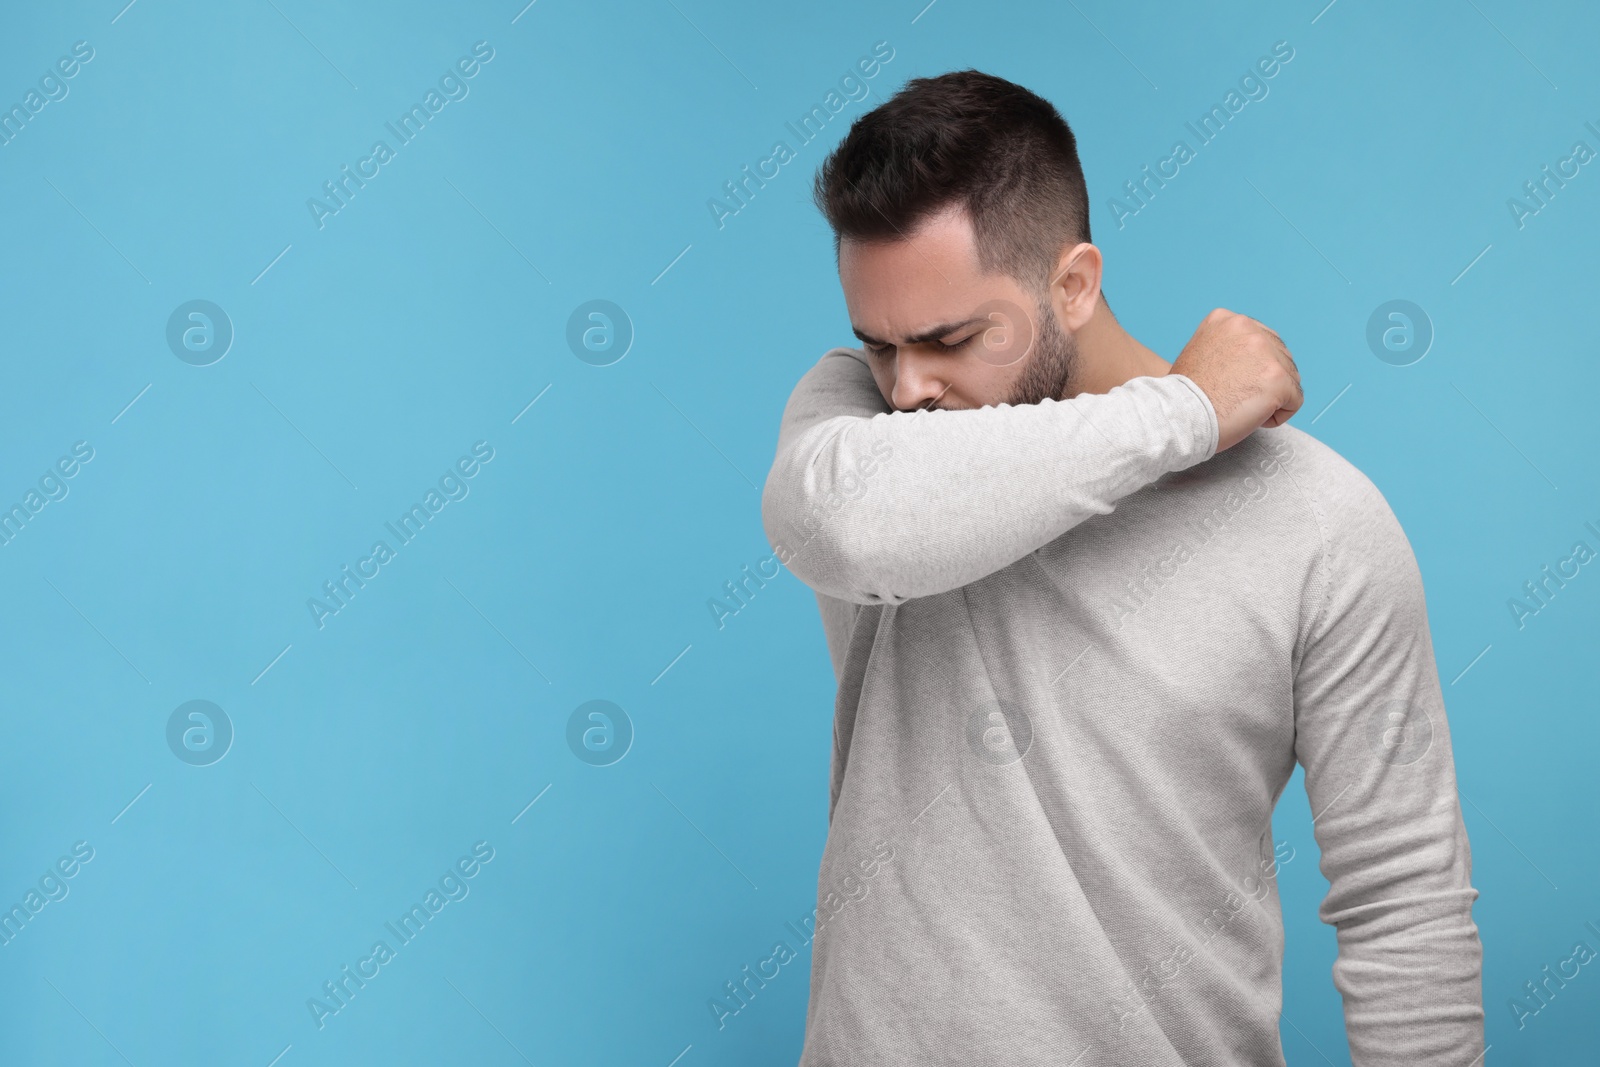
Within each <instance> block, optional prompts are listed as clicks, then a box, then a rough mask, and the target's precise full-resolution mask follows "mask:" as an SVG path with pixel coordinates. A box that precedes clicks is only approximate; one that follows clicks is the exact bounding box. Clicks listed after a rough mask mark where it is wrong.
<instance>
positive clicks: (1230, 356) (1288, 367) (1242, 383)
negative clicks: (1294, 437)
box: [1172, 308, 1305, 452]
mask: <svg viewBox="0 0 1600 1067" xmlns="http://www.w3.org/2000/svg"><path fill="white" fill-rule="evenodd" d="M1172 371H1173V373H1175V374H1181V375H1183V376H1184V377H1186V378H1188V379H1189V380H1190V381H1192V382H1194V383H1195V384H1196V385H1198V386H1199V387H1200V389H1201V391H1202V392H1204V393H1205V394H1206V397H1207V398H1208V399H1209V400H1210V401H1211V406H1212V407H1213V408H1215V409H1216V412H1217V451H1218V452H1221V451H1222V450H1223V449H1225V448H1231V447H1232V446H1234V445H1236V444H1238V443H1239V442H1240V441H1243V440H1244V439H1245V438H1246V437H1249V436H1250V435H1251V434H1252V433H1254V432H1255V431H1256V430H1258V429H1260V428H1261V427H1263V426H1281V425H1282V424H1283V423H1285V422H1287V421H1289V416H1291V415H1293V414H1294V413H1295V412H1296V411H1299V410H1300V405H1301V404H1303V403H1304V402H1305V394H1304V393H1302V392H1301V391H1300V369H1299V368H1298V367H1296V366H1295V365H1294V358H1293V357H1291V356H1290V355H1289V349H1288V348H1287V347H1285V346H1284V343H1283V338H1281V337H1279V336H1278V335H1277V334H1276V333H1275V332H1273V331H1272V330H1270V329H1268V328H1267V327H1266V326H1263V325H1262V324H1261V323H1259V322H1257V321H1256V320H1255V319H1252V318H1250V317H1249V316H1248V315H1236V314H1234V313H1233V312H1231V311H1228V310H1226V309H1225V308H1217V309H1216V310H1214V311H1212V312H1211V314H1209V315H1207V316H1206V317H1205V319H1204V320H1203V321H1202V322H1201V323H1200V328H1199V329H1197V330H1195V332H1194V336H1193V337H1191V338H1189V343H1188V344H1186V345H1184V346H1183V351H1182V352H1181V353H1179V355H1178V358H1177V360H1176V361H1175V362H1174V363H1173V364H1172Z"/></svg>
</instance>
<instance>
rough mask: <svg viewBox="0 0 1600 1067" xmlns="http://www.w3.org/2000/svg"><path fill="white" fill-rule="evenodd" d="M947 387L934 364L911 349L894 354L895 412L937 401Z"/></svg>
mask: <svg viewBox="0 0 1600 1067" xmlns="http://www.w3.org/2000/svg"><path fill="white" fill-rule="evenodd" d="M949 387H950V385H949V383H948V382H946V381H944V380H943V379H942V378H941V376H940V375H939V374H938V372H937V365H936V364H935V362H934V361H932V360H930V359H928V358H927V357H925V356H922V355H920V354H919V353H916V352H913V351H912V350H911V346H909V345H905V346H902V347H901V348H900V349H899V350H898V351H897V352H896V353H895V368H894V395H893V398H892V399H893V403H894V406H895V410H897V411H914V410H916V409H917V408H920V407H923V406H925V405H927V404H928V403H929V402H930V401H933V402H937V401H938V400H939V398H940V397H942V396H944V394H945V392H946V391H947V390H948V389H949Z"/></svg>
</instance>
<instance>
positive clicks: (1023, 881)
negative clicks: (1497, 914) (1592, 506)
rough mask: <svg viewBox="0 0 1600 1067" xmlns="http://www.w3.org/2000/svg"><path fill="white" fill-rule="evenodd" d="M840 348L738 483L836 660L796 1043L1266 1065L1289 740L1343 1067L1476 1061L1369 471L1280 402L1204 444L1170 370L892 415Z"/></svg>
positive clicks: (1466, 941)
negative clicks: (816, 610) (1274, 823)
mask: <svg viewBox="0 0 1600 1067" xmlns="http://www.w3.org/2000/svg"><path fill="white" fill-rule="evenodd" d="M865 358H866V357H865V355H864V354H863V353H862V352H861V351H860V350H858V349H848V348H840V349H834V350H833V351H830V352H829V353H827V354H826V355H825V356H823V357H822V359H821V360H820V361H819V362H818V363H817V364H816V366H814V367H813V368H812V369H811V370H810V371H809V372H807V373H806V375H805V376H804V377H803V378H802V379H801V381H800V383H799V385H798V386H797V387H796V388H795V390H794V393H793V395H792V397H791V398H790V400H789V403H788V405H787V407H786V409H785V411H784V416H783V423H782V427H781V430H780V434H779V442H778V449H777V456H776V459H775V461H774V463H773V467H772V471H771V474H770V475H769V477H768V480H767V483H766V487H765V490H764V493H763V498H762V514H763V520H764V525H765V527H766V531H767V535H768V537H769V539H770V540H771V542H772V545H773V548H774V549H775V551H776V552H777V554H778V557H779V559H780V560H782V561H783V562H784V564H785V565H786V566H787V567H788V568H789V569H790V570H791V571H792V572H793V573H794V574H795V575H796V576H797V577H798V578H800V579H801V580H802V581H804V582H805V583H806V584H808V585H809V586H811V587H812V588H813V589H814V590H815V591H816V594H817V601H818V604H819V606H820V608H821V611H822V616H823V623H824V628H825V631H826V634H827V641H828V649H829V652H830V654H831V657H832V660H833V665H834V670H835V674H836V677H837V680H838V697H837V701H836V704H835V708H834V745H833V763H832V770H831V775H830V779H831V783H830V785H831V789H830V803H829V829H828V838H827V844H826V847H825V849H824V851H823V857H822V864H821V870H820V873H819V877H818V885H817V889H818V892H817V901H818V906H817V910H816V913H815V916H814V923H813V924H808V926H807V929H806V930H805V931H804V933H805V936H806V938H807V939H809V940H810V943H811V947H812V970H811V997H810V1003H809V1006H808V1009H807V1014H806V1036H805V1046H804V1051H803V1054H802V1056H801V1060H800V1063H801V1067H824V1065H839V1067H846V1065H848V1067H869V1065H905V1067H930V1065H939V1064H950V1065H962V1067H970V1065H976V1064H1005V1065H1006V1067H1026V1065H1035V1064H1037V1065H1045V1064H1049V1065H1052V1067H1067V1065H1077V1067H1111V1065H1126V1067H1168V1065H1171V1067H1177V1065H1181V1064H1204V1065H1219V1067H1221V1065H1226V1067H1232V1065H1236V1064H1249V1065H1280V1064H1283V1063H1284V1058H1283V1052H1282V1048H1281V1045H1280V1042H1279V1034H1278V1017H1279V1013H1280V1010H1281V1008H1282V992H1281V970H1282V953H1283V924H1282V920H1281V916H1280V912H1279V904H1278V892H1277V880H1276V875H1277V872H1278V869H1279V868H1280V867H1281V866H1282V865H1283V864H1285V863H1288V862H1293V859H1294V856H1295V854H1296V849H1295V847H1294V846H1295V842H1293V841H1284V842H1279V843H1274V842H1273V840H1272V832H1271V819H1272V809H1273V806H1274V805H1275V803H1276V802H1277V800H1278V797H1279V795H1280V794H1281V793H1282V791H1283V788H1284V786H1285V784H1286V783H1287V782H1288V780H1289V777H1290V774H1291V773H1292V771H1293V770H1294V766H1295V762H1296V761H1297V760H1298V761H1299V762H1300V764H1301V765H1302V766H1303V767H1304V768H1305V784H1306V791H1307V793H1308V794H1309V799H1310V802H1311V810H1312V812H1313V815H1314V823H1313V827H1314V832H1315V836H1316V842H1317V845H1318V846H1319V848H1320V849H1321V855H1322V859H1321V869H1322V873H1323V874H1324V876H1326V878H1327V879H1328V881H1329V883H1330V888H1329V891H1328V894H1327V896H1326V898H1325V899H1324V901H1323V903H1322V906H1321V909H1320V911H1319V917H1320V918H1321V919H1322V921H1323V922H1325V923H1329V924H1332V925H1333V926H1335V927H1336V928H1337V931H1338V933H1337V937H1338V947H1339V951H1338V959H1337V962H1335V964H1334V966H1333V980H1334V984H1335V985H1336V987H1337V988H1338V990H1339V992H1340V993H1341V994H1342V996H1343V998H1344V1014H1345V1025H1346V1032H1347V1034H1348V1038H1349V1043H1350V1050H1351V1054H1352V1056H1353V1058H1354V1062H1355V1064H1357V1065H1359V1067H1386V1065H1396V1067H1399V1065H1404V1067H1430V1065H1435V1064H1437V1065H1440V1067H1468V1065H1469V1064H1473V1063H1474V1062H1475V1057H1477V1056H1478V1055H1479V1054H1480V1053H1481V1052H1482V1051H1483V1007H1482V994H1481V980H1480V972H1481V966H1482V947H1481V945H1480V942H1479V939H1478V931H1477V927H1476V926H1475V925H1474V923H1473V921H1472V916H1471V910H1472V902H1473V900H1474V899H1476V897H1477V891H1476V890H1475V889H1474V888H1472V885H1471V858H1470V854H1469V851H1468V845H1467V837H1466V831H1465V828H1464V826H1463V824H1462V820H1461V813H1460V808H1459V806H1458V803H1457V793H1456V788H1455V772H1454V766H1453V762H1452V758H1451V747H1450V736H1449V730H1448V726H1447V723H1446V719H1445V711H1444V703H1443V697H1442V694H1441V691H1440V686H1439V678H1438V673H1437V668H1436V666H1435V663H1434V657H1433V647H1432V642H1431V639H1430V637H1429V630H1428V619H1427V611H1426V606H1425V604H1424V600H1423V590H1422V583H1421V578H1420V575H1419V573H1418V570H1417V565H1416V560H1415V558H1414V556H1413V554H1412V550H1411V546H1410V544H1409V543H1408V542H1407V540H1406V538H1405V534H1404V533H1403V532H1402V531H1401V529H1400V526H1399V524H1398V522H1397V521H1396V520H1395V517H1394V514H1393V512H1392V511H1391V510H1390V508H1389V506H1388V504H1387V503H1386V502H1385V500H1384V498H1383V496H1382V495H1381V494H1380V493H1379V491H1378V490H1377V489H1376V488H1375V487H1374V486H1373V484H1372V483H1371V482H1370V481H1369V480H1368V479H1367V478H1366V477H1365V476H1363V475H1362V474H1361V472H1359V471H1358V470H1356V469H1355V468H1354V467H1353V466H1351V465H1350V464H1349V463H1348V462H1347V461H1345V460H1344V459H1342V458H1341V457H1340V456H1339V455H1338V454H1337V453H1335V452H1334V451H1332V450H1331V449H1329V448H1328V447H1327V446H1326V445H1323V444H1322V443H1320V442H1319V441H1317V440H1316V439H1315V438H1312V437H1310V436H1308V435H1307V434H1305V433H1303V432H1301V431H1300V430H1298V429H1294V428H1292V427H1288V426H1284V427H1279V428H1276V429H1270V430H1267V429H1264V430H1258V431H1256V432H1255V433H1254V434H1252V435H1251V437H1250V438H1248V439H1247V440H1245V441H1244V442H1241V443H1240V444H1239V445H1237V446H1235V447H1233V448H1231V449H1229V450H1227V451H1226V452H1223V453H1221V454H1220V455H1217V454H1215V449H1216V443H1217V423H1216V414H1215V412H1214V411H1213V410H1212V408H1211V405H1210V403H1209V401H1208V400H1207V399H1206V397H1205V394H1204V393H1203V392H1201V390H1200V389H1199V387H1198V386H1196V385H1195V384H1194V383H1193V382H1191V381H1190V380H1189V379H1187V378H1185V377H1183V376H1181V375H1175V374H1169V375H1167V376H1165V377H1160V378H1154V377H1151V378H1135V379H1133V380H1132V381H1130V382H1128V383H1126V384H1125V385H1122V386H1119V387H1118V388H1116V389H1113V390H1112V391H1110V392H1109V393H1105V394H1086V395H1081V396H1078V397H1075V398H1073V399H1071V400H1067V401H1055V400H1046V401H1043V402H1042V403H1039V404H1032V405H1020V406H1010V405H998V406H991V407H985V408H981V409H977V410H969V411H932V412H927V411H923V412H914V413H907V412H892V411H891V410H890V408H889V406H888V405H887V404H885V403H884V400H883V397H882V396H881V395H880V394H879V392H878V390H877V387H876V385H875V384H874V383H873V380H872V377H871V374H870V372H869V370H868V368H867V366H866V363H865ZM1306 844H1307V843H1306V842H1300V845H1301V846H1302V848H1303V847H1304V846H1305V845H1306ZM1302 862H1303V861H1302ZM1329 1058H1330V1059H1332V1058H1333V1057H1332V1056H1331V1055H1330V1056H1329ZM1307 1059H1308V1060H1314V1059H1315V1057H1307ZM1477 1062H1480V1063H1481V1061H1477Z"/></svg>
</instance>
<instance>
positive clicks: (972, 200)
mask: <svg viewBox="0 0 1600 1067" xmlns="http://www.w3.org/2000/svg"><path fill="white" fill-rule="evenodd" d="M815 198H816V202H817V206H818V207H819V208H820V209H821V211H822V213H823V214H824V215H825V216H826V217H827V219H828V222H829V223H830V224H831V225H832V227H833V231H834V247H835V250H836V252H837V254H838V260H839V280H840V282H841V283H842V284H843V287H844V294H845V303H846V305H847V306H848V308H849V311H850V320H851V324H852V326H853V327H854V329H855V331H856V336H857V337H858V338H860V340H861V341H862V344H863V346H864V347H865V348H866V350H867V353H868V359H869V360H870V361H871V364H872V371H873V377H874V378H875V379H876V381H877V383H878V388H879V390H880V391H882V392H883V394H884V397H885V399H887V400H888V401H889V403H890V405H891V406H893V407H894V408H896V409H899V410H911V409H914V408H919V407H940V408H952V409H959V408H976V407H982V406H983V405H985V404H997V403H1011V404H1030V403H1037V402H1038V401H1040V400H1042V399H1044V398H1046V397H1053V398H1057V399H1060V398H1063V397H1064V396H1066V395H1067V390H1068V381H1069V379H1070V378H1071V377H1072V374H1073V370H1074V364H1075V362H1076V357H1077V351H1076V345H1075V343H1074V341H1073V337H1072V334H1073V332H1074V331H1076V330H1078V329H1080V328H1082V326H1083V325H1085V324H1086V323H1087V322H1088V321H1089V318H1090V316H1091V315H1093V314H1094V312H1095V309H1096V306H1097V305H1100V306H1105V302H1104V298H1103V297H1102V296H1101V294H1100V269H1101V260H1100V252H1099V249H1097V248H1095V247H1094V245H1092V244H1091V243H1089V241H1090V238H1089V201H1088V194H1087V191H1086V188H1085V185H1084V180H1083V169H1082V167H1081V166H1080V165H1079V163H1078V150H1077V142H1076V139H1075V138H1074V137H1073V134H1072V130H1071V129H1070V128H1069V127H1068V126H1067V124H1066V122H1065V121H1064V120H1063V119H1062V118H1061V116H1060V114H1059V113H1058V112H1057V111H1056V109H1055V108H1054V107H1053V106H1052V105H1051V104H1050V103H1049V102H1048V101H1046V100H1044V99H1042V98H1041V97H1039V96H1037V95H1035V94H1034V93H1031V92H1029V91H1028V90H1026V89H1024V88H1022V87H1021V86H1018V85H1014V84H1012V83H1011V82H1008V81H1006V80H1004V79H1002V78H996V77H994V76H992V75H989V74H983V73H981V72H979V71H975V70H965V71H956V72H952V73H949V74H942V75H940V76H938V77H936V78H915V79H912V80H911V81H910V82H908V83H907V84H906V86H905V87H904V88H903V89H901V90H900V91H899V92H898V93H896V94H895V95H894V96H893V97H892V98H891V99H890V100H889V101H888V102H886V103H884V104H882V105H880V106H879V107H877V108H874V109H873V110H872V111H869V112H867V113H866V114H864V115H862V116H861V117H860V118H858V119H857V120H856V121H855V123H854V124H853V125H852V126H851V128H850V132H849V133H848V134H847V135H846V136H845V138H844V140H843V141H842V142H840V144H839V146H838V147H837V148H835V149H834V151H833V152H832V153H830V154H829V156H828V158H827V159H826V160H825V161H824V162H823V164H822V168H821V169H820V170H819V171H818V173H817V178H816V187H815ZM1107 313H1108V314H1109V307H1107ZM945 327H950V328H948V329H946V328H945ZM951 346H954V347H951Z"/></svg>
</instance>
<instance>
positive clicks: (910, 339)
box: [839, 207, 1077, 411]
mask: <svg viewBox="0 0 1600 1067" xmlns="http://www.w3.org/2000/svg"><path fill="white" fill-rule="evenodd" d="M839 281H840V283H841V284H842V285H843V287H844V297H845V305H846V306H847V307H848V308H849V311H850V323H851V326H852V327H853V328H854V329H855V333H856V336H857V338H859V339H860V340H861V342H862V345H863V347H864V348H865V349H866V352H867V359H868V361H869V362H870V364H871V367H872V376H873V379H874V380H875V381H876V382H877V384H878V391H879V392H881V393H882V394H883V397H884V399H885V400H886V401H888V403H889V405H890V406H891V407H892V408H894V409H895V410H897V411H912V410H915V409H917V408H922V407H931V408H945V409H949V410H960V409H963V408H979V407H983V406H985V405H989V404H1001V403H1006V404H1036V403H1038V402H1039V401H1040V400H1043V399H1045V398H1046V397H1051V398H1055V399H1062V398H1064V397H1065V396H1067V395H1068V394H1067V383H1068V380H1069V378H1070V376H1071V374H1072V370H1073V367H1074V364H1075V363H1076V360H1077V348H1076V345H1075V344H1074V343H1073V340H1072V338H1071V337H1070V336H1068V335H1067V334H1066V333H1064V332H1063V331H1062V329H1061V326H1060V323H1059V322H1058V321H1057V319H1056V315H1055V312H1054V311H1052V310H1051V309H1050V307H1048V306H1047V305H1045V306H1042V305H1041V304H1040V303H1039V300H1038V299H1037V298H1036V297H1035V296H1034V295H1033V294H1032V293H1030V292H1029V291H1028V290H1027V289H1026V288H1025V287H1024V286H1023V285H1022V284H1021V283H1019V282H1018V281H1017V280H1016V279H1015V278H1012V277H1011V276H1009V275H1006V274H983V273H981V272H980V271H979V269H978V249H977V243H976V235H975V234H974V232H973V229H972V222H971V220H970V219H969V218H968V216H967V214H966V212H965V211H964V210H962V209H960V208H959V207H957V208H951V209H948V210H946V211H943V212H941V213H939V214H937V215H934V216H931V217H930V218H929V219H927V220H926V221H925V222H923V223H922V224H921V225H920V226H918V227H917V228H916V229H915V230H914V231H911V232H910V233H908V234H907V237H906V239H903V240H902V239H895V240H892V241H855V240H851V239H848V238H847V239H845V240H843V241H841V242H840V246H839Z"/></svg>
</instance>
